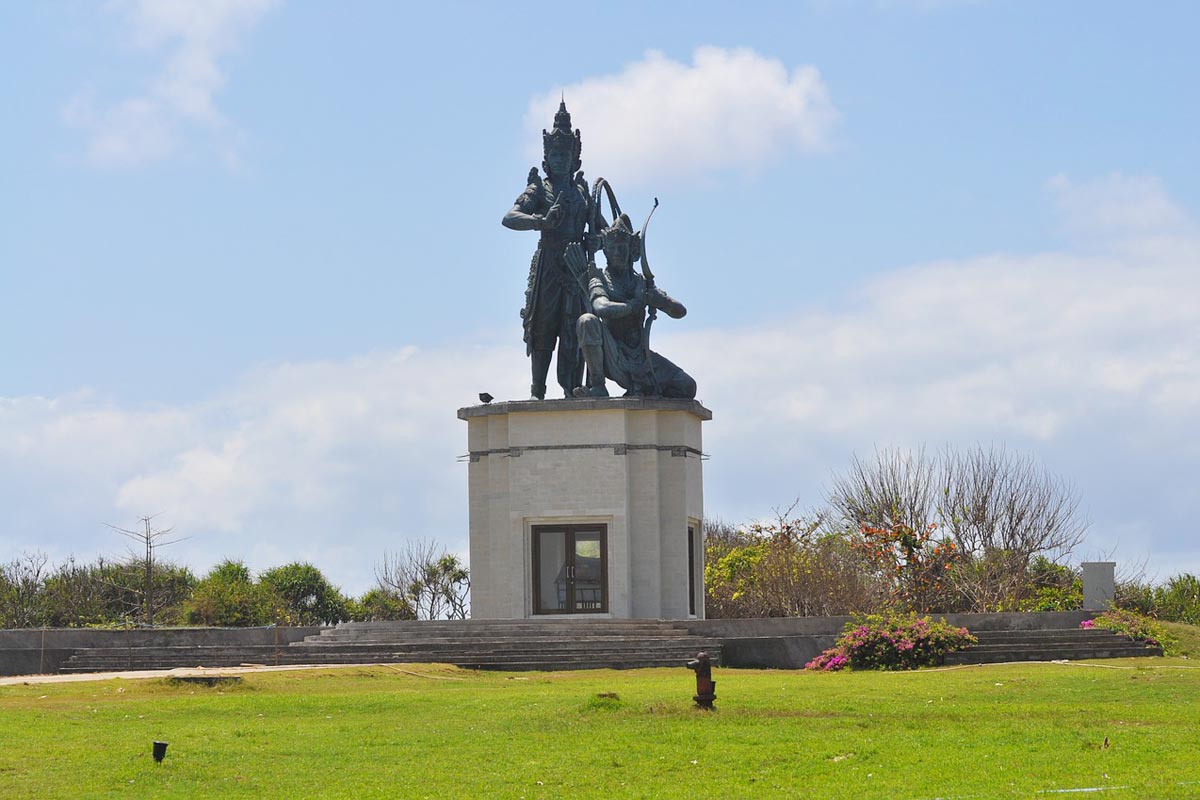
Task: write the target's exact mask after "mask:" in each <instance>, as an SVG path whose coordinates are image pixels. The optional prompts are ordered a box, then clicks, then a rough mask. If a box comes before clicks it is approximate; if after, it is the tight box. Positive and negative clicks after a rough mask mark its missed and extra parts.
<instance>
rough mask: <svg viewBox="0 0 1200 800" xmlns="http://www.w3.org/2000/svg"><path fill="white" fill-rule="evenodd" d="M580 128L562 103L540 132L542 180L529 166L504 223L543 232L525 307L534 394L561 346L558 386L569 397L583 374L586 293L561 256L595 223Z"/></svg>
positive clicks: (539, 393)
mask: <svg viewBox="0 0 1200 800" xmlns="http://www.w3.org/2000/svg"><path fill="white" fill-rule="evenodd" d="M580 145H581V139H580V135H579V131H578V130H576V131H574V132H572V130H571V115H570V113H568V112H567V104H566V103H565V102H563V103H562V104H560V105H559V107H558V113H557V114H555V115H554V129H553V130H552V131H549V132H547V131H544V130H543V131H542V152H543V161H542V169H544V170H545V172H546V177H545V178H544V179H543V178H541V177H540V176H539V175H538V171H537V168H536V167H534V168H533V169H531V170H529V179H528V183H529V185H528V186H527V187H526V189H525V191H524V192H522V193H521V196H520V197H518V198H517V201H516V203H515V204H514V205H513V207H512V209H511V210H510V211H509V212H508V213H507V214H505V215H504V219H503V220H502V224H503V225H504V227H506V228H511V229H512V230H515V231H528V230H536V231H540V232H541V234H542V235H541V238H540V239H539V240H538V248H537V250H536V251H535V252H534V254H533V262H532V263H531V264H530V265H529V283H528V285H527V287H526V289H525V308H524V309H523V310H522V311H521V318H522V320H523V321H524V328H525V353H526V355H528V356H529V357H530V359H531V366H532V371H533V382H532V386H531V387H530V393H531V394H532V395H533V397H534V398H536V399H538V400H543V399H545V397H546V376H547V374H548V373H549V371H550V360H551V357H552V356H553V355H554V349H555V345H556V344H557V346H558V365H557V374H558V384H559V386H561V387H562V390H563V392H564V394H565V396H566V397H571V396H573V394H574V390H575V389H576V388H577V387H578V386H579V385H580V382H581V380H582V378H583V362H582V360H581V359H580V356H579V342H578V340H577V339H576V322H577V320H578V319H579V316H580V315H581V314H583V313H584V311H585V308H584V303H583V295H582V294H581V293H580V291H579V290H578V288H577V287H576V286H575V285H574V279H573V276H572V275H571V274H570V273H569V272H568V271H567V265H566V262H565V261H564V258H563V253H564V252H565V250H566V247H567V244H568V243H570V242H583V241H586V240H587V237H586V236H585V232H584V228H585V226H586V225H587V224H588V223H589V221H592V204H591V197H590V196H589V194H588V188H587V182H586V181H585V180H584V178H583V173H582V172H580V171H579V165H580V162H579V151H580Z"/></svg>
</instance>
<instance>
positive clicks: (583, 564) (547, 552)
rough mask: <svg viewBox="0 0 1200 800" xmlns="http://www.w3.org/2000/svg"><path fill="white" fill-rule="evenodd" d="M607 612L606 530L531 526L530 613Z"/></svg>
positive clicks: (594, 526) (565, 526)
mask: <svg viewBox="0 0 1200 800" xmlns="http://www.w3.org/2000/svg"><path fill="white" fill-rule="evenodd" d="M607 611H608V526H607V525H602V524H591V525H534V526H533V613H534V614H603V613H606V612H607Z"/></svg>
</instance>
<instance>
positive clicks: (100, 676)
mask: <svg viewBox="0 0 1200 800" xmlns="http://www.w3.org/2000/svg"><path fill="white" fill-rule="evenodd" d="M372 666H378V665H376V664H286V665H284V666H279V667H271V666H267V665H265V664H245V665H243V666H240V667H176V668H174V669H141V670H130V671H127V672H72V673H67V674H65V675H11V676H5V677H0V686H21V685H33V684H38V683H77V682H79V681H110V680H112V679H113V678H120V679H122V680H138V679H141V678H198V677H207V678H212V677H220V676H222V675H245V674H247V673H253V672H288V671H291V670H298V669H344V668H346V667H372Z"/></svg>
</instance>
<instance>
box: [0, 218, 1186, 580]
mask: <svg viewBox="0 0 1200 800" xmlns="http://www.w3.org/2000/svg"><path fill="white" fill-rule="evenodd" d="M1116 205H1117V207H1122V204H1121V203H1117V204H1116ZM1130 214H1131V218H1132V219H1133V220H1134V221H1136V220H1138V219H1140V218H1141V217H1140V216H1139V214H1140V212H1139V211H1137V208H1136V204H1134V210H1133V211H1131V212H1130ZM1112 222H1113V224H1114V225H1120V224H1124V222H1123V221H1122V219H1121V218H1114V219H1113V220H1112ZM1184 222H1185V223H1186V220H1184ZM1135 227H1136V226H1135ZM1183 227H1184V228H1186V227H1187V226H1186V225H1184V226H1183ZM1198 263H1200V236H1195V235H1193V236H1190V237H1189V236H1187V235H1182V234H1181V235H1178V236H1176V237H1175V238H1173V239H1172V240H1171V245H1170V246H1169V247H1165V246H1164V247H1159V248H1154V249H1151V250H1149V251H1146V250H1142V249H1139V248H1137V247H1121V248H1116V249H1113V250H1111V251H1106V252H1100V253H1091V254H1079V253H1042V254H1034V255H995V256H988V257H980V258H975V259H968V260H963V261H955V262H942V263H932V264H924V265H919V266H916V267H912V268H908V269H904V270H899V271H896V272H893V273H890V274H887V275H884V276H881V277H879V278H877V279H874V280H872V281H870V282H868V283H867V284H865V285H864V286H863V287H862V288H861V290H860V291H859V292H858V293H857V294H855V295H854V296H853V297H851V298H849V299H848V303H847V307H846V308H845V309H844V310H839V311H837V312H833V311H826V312H812V311H805V312H796V313H794V314H793V315H791V316H789V317H787V318H781V319H776V320H772V321H767V322H764V323H762V324H758V325H754V326H749V327H741V328H717V327H710V328H707V329H696V328H695V327H693V326H694V325H695V324H696V323H694V322H692V318H691V317H689V318H688V320H687V323H688V324H686V325H685V324H680V325H673V324H671V323H670V322H667V323H663V324H660V325H659V326H658V327H656V329H655V341H656V344H655V346H656V348H657V349H660V350H661V351H662V352H663V353H665V354H666V355H668V356H669V357H670V358H672V360H675V361H676V362H677V363H679V364H680V365H682V366H683V367H684V368H685V369H689V370H691V371H692V372H693V374H695V375H696V377H697V379H698V381H699V383H700V389H701V396H702V399H703V400H704V401H705V403H706V404H707V405H709V406H710V407H711V408H712V409H713V410H714V413H715V417H714V419H713V421H712V422H711V423H710V424H709V425H707V426H706V431H705V437H706V439H705V446H706V450H708V451H709V452H710V453H711V454H712V455H713V460H712V461H710V462H708V463H707V464H706V466H705V470H706V487H705V489H706V491H705V494H706V505H707V507H708V510H709V511H710V512H713V513H715V514H718V515H721V516H725V517H727V518H732V519H741V518H746V517H748V516H751V515H754V514H765V513H766V512H767V511H769V509H770V508H771V507H772V506H773V505H780V504H783V505H786V504H787V503H788V502H789V501H790V500H791V499H792V498H793V497H794V496H796V495H797V494H801V495H802V496H803V497H804V499H805V501H806V502H813V501H816V500H818V499H819V498H820V487H821V485H822V484H823V483H824V482H826V481H827V480H828V477H829V475H830V472H831V471H832V470H835V469H839V468H842V467H844V466H845V464H846V463H847V461H848V459H849V456H850V454H851V452H853V451H857V452H860V453H864V452H870V450H871V448H872V446H874V445H881V446H882V445H889V444H895V445H901V446H908V445H915V444H920V443H928V444H929V445H930V446H934V447H936V446H939V445H940V444H942V443H944V442H957V443H974V442H977V441H978V442H984V443H989V442H996V443H1002V442H1003V443H1006V444H1008V445H1009V446H1010V447H1012V448H1014V449H1019V450H1024V451H1028V452H1032V453H1035V454H1037V455H1039V456H1040V457H1041V458H1043V459H1044V460H1045V461H1046V462H1047V463H1048V465H1049V466H1050V467H1051V468H1052V469H1053V470H1055V471H1056V472H1060V473H1061V474H1063V475H1065V476H1067V477H1069V478H1072V479H1074V480H1075V481H1076V482H1077V483H1078V485H1079V487H1080V489H1081V492H1082V494H1083V501H1084V505H1085V506H1086V507H1088V508H1089V509H1090V510H1091V515H1092V518H1093V520H1094V522H1095V524H1094V526H1093V529H1092V532H1091V534H1090V535H1089V540H1088V542H1087V546H1086V553H1084V554H1088V555H1096V554H1098V553H1100V552H1103V551H1108V550H1111V549H1112V548H1113V547H1118V550H1117V553H1116V556H1117V558H1118V560H1120V561H1122V562H1124V563H1129V562H1132V561H1135V560H1138V559H1141V558H1142V557H1144V556H1149V557H1150V562H1151V566H1152V568H1153V569H1155V570H1156V571H1158V572H1159V573H1160V574H1163V575H1167V574H1172V573H1174V572H1176V571H1179V570H1184V569H1190V570H1193V571H1197V572H1200V547H1198V546H1197V545H1196V543H1195V541H1194V537H1192V535H1191V526H1192V517H1193V516H1194V514H1193V513H1192V509H1191V503H1190V498H1191V497H1194V493H1195V488H1194V487H1195V485H1196V484H1197V483H1198V482H1200V472H1198V467H1197V464H1200V440H1197V439H1196V437H1195V436H1194V435H1193V432H1194V431H1196V430H1200V270H1197V268H1196V264H1198ZM679 295H680V296H681V297H682V298H683V299H684V300H686V299H687V298H686V293H685V292H684V291H683V290H682V289H680V291H679ZM689 331H691V332H689ZM505 333H506V334H507V335H505V336H499V337H497V341H501V342H502V344H500V345H490V344H489V345H487V346H478V347H472V346H467V345H452V346H445V347H440V348H435V349H429V350H417V349H411V348H410V349H405V350H401V351H397V352H381V353H373V354H368V355H364V356H361V357H358V358H354V359H348V360H344V361H326V362H312V363H297V364H279V365H267V366H264V367H262V368H261V369H259V370H258V371H256V372H254V373H252V374H250V375H247V376H245V377H244V378H243V379H241V380H239V381H238V383H237V384H236V385H235V386H234V387H232V388H231V389H229V390H228V391H224V392H222V393H219V394H217V395H215V396H213V397H210V398H208V399H206V400H204V401H203V402H199V403H197V404H195V405H191V406H185V407H178V408H160V409H149V410H145V409H125V408H119V407H115V406H113V405H112V404H110V403H106V402H104V401H102V400H100V399H97V398H95V397H93V396H90V395H78V396H72V397H66V398H61V399H45V398H20V399H14V400H3V399H0V505H2V506H3V507H5V508H6V510H7V517H6V521H7V523H8V525H7V527H6V528H4V529H0V554H3V553H5V552H12V551H17V550H20V549H33V548H36V547H39V546H40V547H43V548H45V549H49V548H48V546H47V545H44V544H42V543H43V542H47V541H50V542H54V543H55V546H56V547H58V548H59V549H60V551H59V552H55V553H53V555H55V556H56V557H61V556H64V555H66V553H68V552H71V551H72V550H73V551H75V552H77V553H80V554H81V555H88V554H91V553H94V552H96V551H97V550H100V551H104V552H112V551H113V550H114V549H117V545H118V544H119V542H114V541H113V540H112V537H111V536H110V535H109V534H107V532H106V531H105V530H104V529H103V528H102V527H101V525H100V523H103V522H115V523H129V522H132V521H133V519H135V518H136V517H137V516H140V515H143V514H151V513H155V512H160V511H161V512H166V513H165V514H164V517H163V518H162V520H163V524H166V525H175V526H176V527H177V529H178V530H179V531H180V532H181V533H185V534H188V535H191V536H192V538H191V539H189V540H188V541H187V542H186V543H183V544H181V545H179V546H178V548H177V549H176V551H175V552H174V553H172V554H171V555H172V556H175V557H178V558H180V559H181V560H184V561H186V562H188V563H191V564H192V565H193V566H195V567H198V568H204V567H206V566H208V565H209V564H211V563H213V562H215V561H216V560H218V559H219V558H221V557H222V556H235V557H242V558H245V559H247V561H248V562H249V563H250V564H251V565H252V566H254V567H256V568H264V567H267V566H272V565H275V564H280V563H284V562H286V561H290V560H294V559H309V560H312V561H313V562H314V563H317V564H319V565H320V566H322V568H324V569H326V570H327V572H328V573H329V574H330V575H331V577H333V579H334V580H335V581H338V582H341V583H342V584H343V585H344V586H345V587H346V588H348V589H350V590H352V591H361V590H363V589H365V588H366V587H367V585H369V583H370V581H371V569H372V565H373V563H374V561H375V560H377V559H378V557H379V556H380V554H382V552H383V551H384V550H386V549H394V548H395V547H396V546H397V544H398V543H399V542H400V541H402V540H403V539H405V538H413V537H424V536H434V537H437V538H439V539H441V540H442V541H443V542H445V543H446V544H447V545H449V546H450V547H451V548H453V549H455V550H458V551H459V552H463V551H465V549H466V469H465V467H463V466H462V465H460V464H456V463H454V457H455V456H456V455H458V454H460V453H462V452H464V451H465V426H464V425H463V424H462V423H461V422H460V421H458V420H457V419H455V418H454V410H455V409H456V408H457V407H459V406H462V405H468V404H471V403H472V402H473V401H474V397H475V395H476V393H478V392H479V391H481V390H487V391H490V392H491V393H492V394H494V395H496V396H497V397H501V398H504V397H520V396H522V392H523V389H524V385H525V382H526V380H527V376H528V373H527V369H528V367H527V365H526V363H527V362H526V361H525V359H524V357H523V355H522V352H521V348H520V347H519V344H518V345H513V344H512V336H513V332H512V331H507V332H505ZM464 364H469V365H470V369H469V370H465V369H464V368H463V365H464ZM48 531H49V534H48V533H47V532H48ZM70 531H76V533H73V534H72V533H70Z"/></svg>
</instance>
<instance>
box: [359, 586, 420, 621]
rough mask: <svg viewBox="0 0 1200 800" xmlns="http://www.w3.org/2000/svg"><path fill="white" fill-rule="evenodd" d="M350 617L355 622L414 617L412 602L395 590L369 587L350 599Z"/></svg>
mask: <svg viewBox="0 0 1200 800" xmlns="http://www.w3.org/2000/svg"><path fill="white" fill-rule="evenodd" d="M349 607H350V619H352V620H354V621H355V622H383V621H390V620H405V619H416V618H417V612H416V611H414V610H413V607H412V604H410V603H409V602H408V600H406V599H405V598H404V597H403V596H402V595H400V594H398V593H397V592H390V591H388V590H387V589H379V588H375V589H371V590H370V591H368V592H367V593H366V594H364V595H363V596H362V597H361V598H359V599H358V600H351V601H350V604H349Z"/></svg>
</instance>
